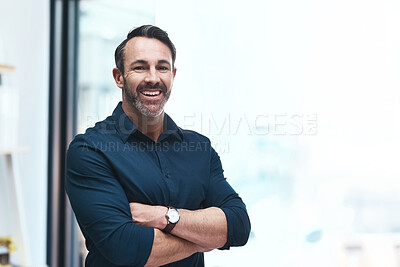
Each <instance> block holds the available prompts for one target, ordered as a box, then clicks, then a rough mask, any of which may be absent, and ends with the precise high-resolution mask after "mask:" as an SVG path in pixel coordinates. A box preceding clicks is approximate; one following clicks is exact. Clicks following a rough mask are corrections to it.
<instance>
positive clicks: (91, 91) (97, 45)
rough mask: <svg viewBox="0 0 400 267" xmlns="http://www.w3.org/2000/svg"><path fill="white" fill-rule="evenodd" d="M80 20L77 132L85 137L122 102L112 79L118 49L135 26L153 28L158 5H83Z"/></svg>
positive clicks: (102, 2)
mask: <svg viewBox="0 0 400 267" xmlns="http://www.w3.org/2000/svg"><path fill="white" fill-rule="evenodd" d="M79 16H80V21H79V24H80V25H79V56H78V61H79V63H78V64H79V65H78V66H79V75H78V76H79V78H78V80H79V81H78V107H77V120H78V121H77V125H78V127H77V129H78V132H80V133H82V132H84V131H85V129H86V128H88V127H90V126H93V125H94V123H96V122H97V121H100V120H103V119H104V118H106V117H107V116H108V115H110V114H111V112H112V111H113V109H114V108H115V106H116V103H118V101H120V99H121V90H120V89H119V88H118V87H116V86H115V83H114V80H113V78H112V68H113V67H114V66H115V63H114V51H115V48H116V47H117V46H118V45H119V43H120V42H121V41H122V40H123V39H124V38H125V37H126V34H127V33H128V32H129V30H130V29H131V28H133V27H134V25H142V24H154V22H155V1H132V0H125V1H124V0H118V1H110V0H100V1H98V0H96V1H93V0H87V1H80V4H79Z"/></svg>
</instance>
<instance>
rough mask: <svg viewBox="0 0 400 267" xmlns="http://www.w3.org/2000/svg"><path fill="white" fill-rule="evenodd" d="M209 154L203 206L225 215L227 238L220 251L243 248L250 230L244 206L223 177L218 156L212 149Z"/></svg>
mask: <svg viewBox="0 0 400 267" xmlns="http://www.w3.org/2000/svg"><path fill="white" fill-rule="evenodd" d="M211 153H212V154H211V165H210V183H209V188H208V194H207V199H206V202H205V204H206V207H211V206H214V207H219V208H220V209H221V210H222V211H223V212H224V213H225V217H226V221H227V225H228V237H227V242H226V244H225V245H224V246H223V247H222V248H220V249H229V248H230V247H231V246H243V245H245V244H246V243H247V240H248V238H249V235H250V228H251V226H250V219H249V216H248V214H247V210H246V205H245V204H244V203H243V201H242V199H241V198H240V197H239V195H238V194H237V193H236V192H235V190H234V189H233V188H232V187H231V186H230V184H229V183H228V182H227V180H226V178H225V177H224V174H223V169H222V165H221V160H220V158H219V156H218V154H217V153H216V152H215V150H214V149H211Z"/></svg>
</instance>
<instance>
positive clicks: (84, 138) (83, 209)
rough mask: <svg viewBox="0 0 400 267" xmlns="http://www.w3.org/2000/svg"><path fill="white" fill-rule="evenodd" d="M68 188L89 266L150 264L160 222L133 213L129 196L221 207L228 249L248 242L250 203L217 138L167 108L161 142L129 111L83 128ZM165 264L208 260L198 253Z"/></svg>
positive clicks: (74, 146) (71, 157) (72, 151)
mask: <svg viewBox="0 0 400 267" xmlns="http://www.w3.org/2000/svg"><path fill="white" fill-rule="evenodd" d="M66 191H67V193H68V196H69V199H70V202H71V205H72V208H73V210H74V212H75V215H76V218H77V221H78V223H79V226H80V228H81V230H82V233H83V235H84V236H85V238H86V246H87V249H88V250H89V254H88V256H87V258H86V266H95V267H102V266H107V267H110V266H143V265H145V263H146V262H147V259H148V257H149V255H150V252H151V248H152V245H153V238H154V230H153V228H149V227H145V226H140V225H136V224H134V223H133V221H132V217H131V213H130V207H129V202H139V203H143V204H149V205H162V206H173V207H176V208H183V209H189V210H197V209H202V208H207V207H219V208H221V209H222V211H223V212H224V213H225V216H226V219H227V223H228V240H227V242H226V244H225V245H224V246H223V247H222V248H221V249H229V247H230V246H241V245H244V244H245V243H246V242H247V239H248V237H249V232H250V221H249V217H248V215H247V211H246V206H245V204H244V203H243V201H242V200H241V198H240V197H239V196H238V194H237V193H236V192H235V191H234V190H233V189H232V187H231V186H230V185H229V184H228V182H227V181H226V179H225V177H224V175H223V170H222V166H221V161H220V159H219V156H218V155H217V153H216V152H215V150H214V149H213V148H212V147H211V144H210V140H209V139H208V138H207V137H205V136H203V135H200V134H198V133H196V132H193V131H188V130H183V129H181V128H179V127H178V126H177V125H176V124H175V123H174V122H173V120H172V119H171V118H170V117H169V116H168V115H166V114H165V116H164V128H163V133H162V134H161V135H160V137H159V139H158V140H157V142H154V141H153V140H151V139H150V138H148V137H147V136H146V135H144V134H143V133H141V132H140V131H139V130H138V129H137V128H136V126H135V125H134V124H133V123H132V121H131V120H130V119H129V118H128V116H127V115H126V114H125V113H124V111H123V109H122V105H121V103H119V104H118V106H117V107H116V109H115V110H114V112H113V114H112V116H110V117H108V118H107V119H105V120H104V121H101V122H98V123H96V125H95V126H94V127H93V128H89V129H87V130H86V133H85V134H80V135H77V136H76V137H75V138H74V140H73V141H72V142H71V144H70V147H69V149H68V152H67V173H66ZM166 266H185V267H190V266H204V256H203V253H195V254H193V255H192V256H190V257H188V258H186V259H183V260H181V261H178V262H175V263H171V264H168V265H166Z"/></svg>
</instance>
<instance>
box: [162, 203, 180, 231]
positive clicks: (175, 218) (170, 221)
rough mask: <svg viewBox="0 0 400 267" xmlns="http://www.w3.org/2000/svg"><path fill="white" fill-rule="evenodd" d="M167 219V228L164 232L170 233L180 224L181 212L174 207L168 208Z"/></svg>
mask: <svg viewBox="0 0 400 267" xmlns="http://www.w3.org/2000/svg"><path fill="white" fill-rule="evenodd" d="M165 217H166V218H167V226H166V227H165V228H164V230H163V232H165V233H169V232H171V231H172V229H174V227H175V225H176V224H177V223H178V222H179V219H180V215H179V211H178V210H177V209H175V208H173V207H168V211H167V213H166V214H165Z"/></svg>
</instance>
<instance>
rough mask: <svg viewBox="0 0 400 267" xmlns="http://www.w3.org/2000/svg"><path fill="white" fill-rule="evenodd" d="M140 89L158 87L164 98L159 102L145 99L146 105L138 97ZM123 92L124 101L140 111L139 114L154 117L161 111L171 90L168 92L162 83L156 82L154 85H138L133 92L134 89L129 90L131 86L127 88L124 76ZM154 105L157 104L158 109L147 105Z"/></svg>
mask: <svg viewBox="0 0 400 267" xmlns="http://www.w3.org/2000/svg"><path fill="white" fill-rule="evenodd" d="M142 89H160V90H161V94H163V95H164V98H163V100H162V102H161V104H158V101H147V105H145V104H144V103H142V102H141V101H140V97H139V94H140V90H142ZM123 93H124V97H125V101H126V102H127V103H128V104H129V105H130V106H131V107H133V108H134V109H136V110H138V111H139V112H140V114H142V115H143V116H145V117H150V118H156V117H158V116H160V115H161V114H162V113H163V111H164V107H165V104H166V103H167V101H168V99H169V96H170V95H171V91H169V92H168V91H167V88H166V86H165V85H164V84H157V85H155V86H149V85H146V86H138V88H136V90H135V92H134V90H131V88H129V86H128V84H127V82H126V80H125V78H124V88H123ZM156 105H159V107H158V109H156V110H153V109H151V108H149V107H152V106H156Z"/></svg>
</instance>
